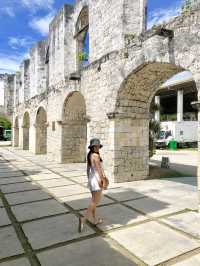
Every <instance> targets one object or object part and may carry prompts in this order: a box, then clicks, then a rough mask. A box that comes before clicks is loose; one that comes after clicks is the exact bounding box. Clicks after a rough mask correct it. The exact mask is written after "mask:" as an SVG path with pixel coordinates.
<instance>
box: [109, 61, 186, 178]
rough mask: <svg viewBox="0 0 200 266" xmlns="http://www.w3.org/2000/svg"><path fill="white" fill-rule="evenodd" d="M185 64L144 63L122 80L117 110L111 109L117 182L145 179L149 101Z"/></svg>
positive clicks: (147, 155)
mask: <svg viewBox="0 0 200 266" xmlns="http://www.w3.org/2000/svg"><path fill="white" fill-rule="evenodd" d="M180 71H183V68H182V67H180V66H176V65H173V64H169V63H158V62H152V63H147V64H143V65H142V66H140V67H139V68H137V69H136V70H134V71H133V72H132V73H131V74H129V76H128V77H127V78H126V79H125V80H124V81H123V83H122V85H121V86H120V88H119V91H118V94H117V98H116V104H115V111H114V113H109V114H108V117H109V119H110V124H111V126H112V127H113V128H112V130H110V132H111V133H110V134H111V135H110V136H109V137H110V138H111V139H113V141H112V143H113V146H112V147H111V149H110V150H111V151H112V152H113V154H111V158H114V160H113V164H112V166H113V167H112V170H113V172H112V175H113V177H114V180H115V181H116V182H124V181H133V180H140V179H145V178H147V176H148V173H149V165H148V163H149V119H150V104H151V102H152V99H153V97H154V96H155V94H156V92H157V91H158V90H160V86H161V85H162V84H163V83H164V82H165V81H166V80H168V79H169V78H170V77H172V76H173V75H175V74H177V73H178V72H180Z"/></svg>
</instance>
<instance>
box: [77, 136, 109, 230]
mask: <svg viewBox="0 0 200 266" xmlns="http://www.w3.org/2000/svg"><path fill="white" fill-rule="evenodd" d="M102 147H103V146H102V145H101V143H100V140H99V139H96V138H95V139H91V141H90V146H89V147H88V148H89V149H90V151H89V153H88V155H87V177H88V187H89V189H90V191H91V194H92V199H91V202H90V204H89V206H88V209H87V210H86V213H85V216H84V217H80V218H79V232H82V230H83V227H84V224H85V222H86V220H87V219H89V218H90V217H92V220H93V223H94V225H98V224H101V223H103V219H102V218H97V217H96V207H97V205H98V204H99V202H100V200H101V196H102V191H103V189H107V187H108V184H109V181H108V179H107V178H106V176H105V174H104V170H103V166H102V161H103V160H102V158H101V156H100V153H99V150H100V149H101V148H102Z"/></svg>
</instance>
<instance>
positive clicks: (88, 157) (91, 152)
mask: <svg viewBox="0 0 200 266" xmlns="http://www.w3.org/2000/svg"><path fill="white" fill-rule="evenodd" d="M93 153H96V154H98V155H99V157H100V162H103V160H102V158H101V156H100V154H99V152H96V151H94V146H92V147H91V148H90V151H89V152H88V154H87V163H88V165H89V166H91V165H92V163H91V154H93Z"/></svg>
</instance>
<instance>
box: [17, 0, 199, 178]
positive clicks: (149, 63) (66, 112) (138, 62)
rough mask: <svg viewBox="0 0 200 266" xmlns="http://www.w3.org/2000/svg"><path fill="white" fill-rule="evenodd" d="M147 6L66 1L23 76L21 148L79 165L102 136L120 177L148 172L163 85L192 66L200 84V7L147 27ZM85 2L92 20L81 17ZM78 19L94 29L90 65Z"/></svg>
mask: <svg viewBox="0 0 200 266" xmlns="http://www.w3.org/2000/svg"><path fill="white" fill-rule="evenodd" d="M146 4H147V3H146V1H145V0H118V1H116V0H109V1H103V0H89V1H86V0H82V1H77V3H76V4H75V6H69V5H65V6H64V7H63V9H62V10H61V11H60V12H59V13H58V14H57V16H56V17H55V18H54V20H53V21H52V23H51V24H50V27H49V36H48V38H47V40H45V41H42V42H39V43H38V44H36V45H35V46H34V48H33V49H32V50H31V53H30V61H29V63H28V62H26V63H23V64H22V66H23V67H22V69H23V70H21V71H20V74H19V73H18V74H16V77H15V81H16V82H15V107H14V113H13V125H14V138H13V139H14V143H13V145H14V146H18V145H19V147H21V148H26V149H27V147H28V148H29V150H30V151H31V152H34V153H36V154H37V153H47V156H49V157H51V158H53V159H55V160H57V161H59V162H64V163H68V162H69V163H71V162H74V163H75V162H84V161H85V154H86V150H87V146H88V144H89V140H90V138H92V137H99V138H100V139H101V141H102V143H103V145H104V148H103V149H102V154H103V158H104V165H105V169H106V172H107V173H108V175H109V176H110V177H112V178H113V180H114V181H115V182H123V181H131V180H139V179H145V178H146V177H147V175H148V171H149V169H148V160H149V159H148V127H149V107H150V104H151V101H152V99H153V97H154V96H155V95H156V93H157V92H158V90H159V86H160V85H161V84H162V83H163V82H164V81H165V80H167V79H168V78H170V77H171V76H172V75H173V74H176V73H178V72H179V71H182V70H184V69H187V70H190V71H191V72H192V74H193V76H194V80H195V82H196V86H197V89H198V90H199V89H200V87H199V86H200V85H199V84H200V49H199V44H200V42H199V38H200V37H199V23H200V10H198V9H195V10H189V11H187V12H185V13H183V14H182V15H181V16H180V17H177V18H175V19H174V20H172V21H171V22H169V23H168V24H166V25H162V26H158V27H154V28H153V29H152V30H150V31H146V30H145V24H146V17H145V14H146ZM85 7H87V10H88V25H87V21H85V20H84V19H82V21H79V19H81V15H80V14H81V11H82V10H83V8H85ZM85 10H86V9H85ZM83 13H84V12H83ZM111 14H112V15H111ZM86 17H87V16H86ZM86 17H85V18H86ZM77 23H79V24H77ZM81 23H82V24H81ZM77 25H82V26H83V28H82V29H81V28H79V30H80V31H81V30H83V31H84V30H85V31H87V30H88V31H89V50H90V52H89V64H88V65H87V66H84V67H82V68H81V69H80V65H79V64H78V63H77V60H78V52H77V51H78V50H79V49H80V46H79V43H78V41H77V36H76V33H77ZM19 79H23V80H24V81H23V82H18V80H19ZM22 84H23V85H22ZM20 91H21V93H20ZM21 95H23V96H21ZM25 114H26V118H25V117H24V116H25ZM27 114H28V115H29V116H28V115H27ZM27 116H28V118H29V120H28V122H29V123H28V127H27V126H26V134H25V133H24V134H23V129H24V126H23V125H24V120H27ZM26 125H27V123H26ZM27 128H28V130H27ZM27 132H28V134H29V138H27ZM24 137H25V138H26V139H29V143H28V144H27V143H25V142H26V141H24V140H23V138H24Z"/></svg>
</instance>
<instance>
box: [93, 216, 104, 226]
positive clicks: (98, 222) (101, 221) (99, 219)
mask: <svg viewBox="0 0 200 266" xmlns="http://www.w3.org/2000/svg"><path fill="white" fill-rule="evenodd" d="M102 223H103V219H102V218H98V219H97V222H96V223H94V225H95V226H97V225H99V224H102Z"/></svg>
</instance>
